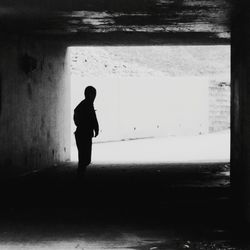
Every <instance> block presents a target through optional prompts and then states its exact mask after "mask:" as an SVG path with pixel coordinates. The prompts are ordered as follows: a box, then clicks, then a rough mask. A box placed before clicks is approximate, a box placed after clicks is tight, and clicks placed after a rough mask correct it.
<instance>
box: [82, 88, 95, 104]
mask: <svg viewBox="0 0 250 250" xmlns="http://www.w3.org/2000/svg"><path fill="white" fill-rule="evenodd" d="M84 95H85V98H86V100H88V101H91V102H94V100H95V97H96V89H95V88H94V87H92V86H88V87H86V89H85V91H84Z"/></svg>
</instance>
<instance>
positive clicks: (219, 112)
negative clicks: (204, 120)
mask: <svg viewBox="0 0 250 250" xmlns="http://www.w3.org/2000/svg"><path fill="white" fill-rule="evenodd" d="M230 91H231V89H230V83H229V82H228V81H225V82H223V81H210V83H209V131H210V132H216V131H221V130H225V129H229V128H230V106H231V105H230Z"/></svg>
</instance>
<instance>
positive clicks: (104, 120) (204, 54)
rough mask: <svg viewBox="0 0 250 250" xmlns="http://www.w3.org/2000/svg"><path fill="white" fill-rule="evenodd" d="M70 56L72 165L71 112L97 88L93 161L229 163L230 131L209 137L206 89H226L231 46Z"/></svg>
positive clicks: (81, 51)
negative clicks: (220, 86) (212, 85)
mask: <svg viewBox="0 0 250 250" xmlns="http://www.w3.org/2000/svg"><path fill="white" fill-rule="evenodd" d="M69 51H70V53H71V65H70V68H71V69H70V72H71V118H70V119H71V128H72V131H71V134H72V138H71V141H72V156H71V159H72V160H73V161H77V150H76V145H75V138H74V134H73V133H74V131H75V125H74V123H73V110H74V108H75V107H76V106H77V104H78V103H80V102H81V101H82V100H83V99H84V89H85V87H87V86H89V85H92V86H94V87H95V88H96V89H97V97H96V100H95V109H96V113H97V117H98V120H99V124H100V134H99V136H98V138H96V139H94V142H95V143H94V145H93V163H100V162H101V163H104V162H106V163H124V162H131V163H133V162H134V163H136V162H138V163H140V162H144V163H146V162H147V163H150V162H155V163H156V162H159V163H164V162H214V161H217V162H222V161H223V162H224V161H229V160H230V133H229V131H227V132H225V131H224V132H220V133H214V134H208V131H209V86H210V85H209V84H210V82H213V81H215V82H226V83H229V84H230V46H144V47H143V46H137V47H136V46H135V47H134V46H129V47H128V46H127V47H126V46H124V47H119V46H116V47H111V46H107V47H70V48H69ZM145 138H147V139H145ZM129 139H137V140H133V141H132V140H129ZM124 140H125V141H124ZM128 140H129V141H128ZM96 142H102V143H96Z"/></svg>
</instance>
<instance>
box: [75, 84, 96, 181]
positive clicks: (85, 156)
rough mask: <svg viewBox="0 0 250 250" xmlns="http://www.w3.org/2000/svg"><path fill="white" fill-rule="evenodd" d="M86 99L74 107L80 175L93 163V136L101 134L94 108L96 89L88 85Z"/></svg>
mask: <svg viewBox="0 0 250 250" xmlns="http://www.w3.org/2000/svg"><path fill="white" fill-rule="evenodd" d="M84 95H85V99H84V100H83V101H81V102H80V103H79V104H78V106H77V107H76V108H75V109H74V122H75V125H76V127H77V128H76V131H75V138H76V145H77V149H78V169H77V173H78V177H80V176H84V174H85V170H86V168H87V166H88V165H89V164H90V163H91V151H92V137H94V136H95V137H96V136H98V134H99V124H98V121H97V118H96V113H95V109H94V100H95V97H96V89H95V88H94V87H92V86H88V87H86V89H85V91H84Z"/></svg>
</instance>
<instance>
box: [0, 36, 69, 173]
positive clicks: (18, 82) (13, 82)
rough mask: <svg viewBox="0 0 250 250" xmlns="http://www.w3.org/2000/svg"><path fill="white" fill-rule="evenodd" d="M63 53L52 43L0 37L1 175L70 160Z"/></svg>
mask: <svg viewBox="0 0 250 250" xmlns="http://www.w3.org/2000/svg"><path fill="white" fill-rule="evenodd" d="M65 56H66V49H65V47H63V46H60V45H59V44H56V42H46V41H41V40H40V39H32V38H20V37H18V38H17V37H15V38H13V37H12V38H9V39H8V38H7V37H5V39H3V38H1V41H0V77H1V82H0V86H1V88H0V89H1V97H0V128H1V129H0V156H1V157H0V173H5V174H6V175H8V174H11V175H13V174H21V173H26V172H30V171H34V170H38V169H41V168H43V167H47V166H51V165H53V164H55V163H57V162H61V161H65V160H67V159H69V153H70V148H69V145H70V134H69V131H70V121H69V116H70V85H69V81H68V76H67V65H66V61H65ZM6 175H5V176H6Z"/></svg>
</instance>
